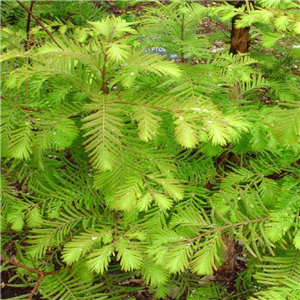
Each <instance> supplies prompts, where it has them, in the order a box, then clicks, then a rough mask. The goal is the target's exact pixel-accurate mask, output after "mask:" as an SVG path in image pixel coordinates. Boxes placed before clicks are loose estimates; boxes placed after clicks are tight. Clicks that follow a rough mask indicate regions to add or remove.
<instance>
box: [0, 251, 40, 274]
mask: <svg viewBox="0 0 300 300" xmlns="http://www.w3.org/2000/svg"><path fill="white" fill-rule="evenodd" d="M1 261H5V262H8V263H10V264H11V265H14V266H16V267H19V268H23V269H25V270H28V271H31V272H33V273H35V274H38V275H39V276H41V275H44V273H43V272H42V271H39V270H36V269H33V268H30V267H27V266H25V265H22V264H19V263H17V262H15V261H13V260H10V259H7V258H4V257H3V256H1Z"/></svg>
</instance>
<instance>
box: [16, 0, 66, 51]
mask: <svg viewBox="0 0 300 300" xmlns="http://www.w3.org/2000/svg"><path fill="white" fill-rule="evenodd" d="M16 1H17V3H19V5H20V6H22V7H23V8H24V9H25V10H26V11H27V12H28V13H29V14H30V15H31V16H32V17H33V18H34V19H35V21H36V22H37V23H38V24H39V25H40V26H41V27H42V28H43V30H44V31H45V32H46V33H47V34H48V35H49V36H50V38H51V39H52V40H53V42H54V43H55V44H56V45H57V46H58V47H59V48H60V49H62V48H61V46H60V45H59V44H58V42H57V41H56V40H55V38H54V36H53V35H52V33H51V32H50V31H49V30H48V29H47V28H46V27H45V26H44V24H43V23H42V22H41V21H40V20H39V19H38V18H37V17H36V16H35V15H34V14H33V12H32V11H31V10H30V9H29V8H28V7H27V6H26V5H24V4H23V3H22V2H21V1H19V0H16Z"/></svg>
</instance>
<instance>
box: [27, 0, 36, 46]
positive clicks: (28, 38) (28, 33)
mask: <svg viewBox="0 0 300 300" xmlns="http://www.w3.org/2000/svg"><path fill="white" fill-rule="evenodd" d="M33 4H34V0H32V1H31V3H30V8H29V9H30V11H31V12H32V9H33ZM30 21H31V14H30V13H28V17H27V24H26V37H27V47H26V51H28V50H29V49H30Z"/></svg>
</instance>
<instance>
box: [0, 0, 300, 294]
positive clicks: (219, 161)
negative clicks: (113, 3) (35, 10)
mask: <svg viewBox="0 0 300 300" xmlns="http://www.w3.org/2000/svg"><path fill="white" fill-rule="evenodd" d="M275 2H276V3H275ZM275 2H274V3H273V5H272V6H270V4H269V3H268V2H267V1H260V2H259V3H257V6H256V7H255V9H254V8H253V10H252V8H251V7H250V6H249V9H250V10H247V9H246V8H245V7H241V8H235V7H233V6H230V7H229V6H227V5H226V6H223V5H221V6H220V7H218V8H206V7H204V6H202V5H201V4H199V3H194V2H177V1H175V2H172V3H170V4H168V5H161V4H157V6H155V7H153V8H148V9H147V12H146V14H145V15H144V16H143V17H142V18H141V19H140V20H138V21H137V22H135V23H130V22H127V21H125V20H123V19H122V18H120V17H117V18H116V17H105V18H102V19H101V20H100V21H92V22H89V23H88V25H87V26H85V27H72V26H70V27H69V28H67V29H66V28H65V27H64V29H62V30H59V31H58V32H53V31H52V32H50V33H51V35H49V33H44V36H43V38H42V39H41V38H40V35H41V33H39V32H37V33H36V36H35V35H34V34H33V33H32V34H31V38H32V39H34V38H35V37H36V40H34V41H35V43H34V45H33V46H32V47H31V48H30V49H29V50H28V51H26V50H24V47H22V41H23V40H24V35H22V34H21V33H20V32H19V33H18V34H15V35H13V32H14V31H13V29H12V28H4V29H3V34H2V39H3V41H2V48H3V54H2V58H1V59H2V69H3V76H2V80H3V84H2V86H3V88H2V100H3V101H2V119H1V122H2V135H1V142H2V158H3V164H2V168H3V175H2V197H3V201H2V204H3V214H2V227H3V229H2V233H3V243H2V245H3V249H4V251H3V256H4V258H3V261H5V262H7V263H5V264H4V268H5V269H6V270H7V269H8V268H10V266H11V264H12V265H15V266H17V267H18V273H17V274H16V278H18V279H19V280H22V282H23V283H24V285H28V286H31V287H32V290H31V293H30V294H29V295H23V296H22V297H23V298H25V299H26V298H28V297H31V298H32V297H33V294H34V293H35V292H36V291H37V290H38V291H39V293H40V294H41V295H42V296H43V297H44V298H46V299H105V298H108V299H125V298H126V297H128V296H129V295H130V293H131V292H133V291H135V290H137V289H139V288H141V287H142V286H143V285H144V286H147V287H148V288H149V290H150V291H152V292H153V294H154V297H155V298H164V297H166V296H168V295H169V297H173V298H175V299H179V298H180V297H184V298H186V299H189V300H191V299H237V297H239V296H238V295H231V294H230V293H229V292H228V291H226V288H225V287H223V286H221V285H220V284H218V283H217V282H216V281H214V277H207V276H210V275H213V274H217V272H218V270H221V269H222V268H224V267H225V266H229V267H228V268H231V271H234V268H235V264H236V260H235V257H234V248H233V245H234V244H235V242H237V241H238V242H239V244H240V245H241V246H242V247H243V249H244V255H245V256H244V257H243V258H242V259H243V260H245V261H246V263H247V267H248V268H247V270H245V271H244V272H242V273H240V274H239V277H238V279H237V281H236V289H237V290H238V293H240V294H242V295H243V297H244V298H245V299H285V298H286V297H287V296H288V295H289V296H290V297H294V298H293V299H297V297H298V296H299V274H300V260H299V257H300V255H299V248H300V231H299V230H300V229H299V203H300V198H299V153H300V147H299V128H300V107H299V74H297V73H296V72H294V69H293V68H292V67H290V66H295V65H296V64H297V61H298V60H299V51H298V48H293V47H289V48H288V49H285V51H286V52H285V53H286V57H284V58H282V56H281V54H280V53H281V52H280V51H281V49H282V47H284V45H282V44H281V43H282V42H285V44H286V45H290V43H291V39H290V38H289V37H288V36H287V37H286V39H285V40H284V41H281V40H279V39H278V40H277V42H276V41H275V42H274V44H271V43H270V39H268V38H266V37H265V36H264V34H265V31H264V30H266V29H265V28H267V30H268V31H267V33H268V34H269V33H270V31H271V29H272V28H276V30H277V31H278V32H280V34H281V35H282V34H283V33H282V32H289V31H290V30H292V31H293V32H294V34H295V36H296V37H297V36H298V35H297V34H299V31H298V27H296V26H295V25H294V24H293V23H292V21H293V20H296V19H297V18H296V17H295V13H296V12H298V11H299V5H298V4H296V3H295V2H291V1H287V2H286V3H283V4H282V3H281V2H280V3H279V2H278V1H275ZM291 5H292V6H291ZM257 7H260V9H257ZM291 8H293V9H292V10H291ZM261 11H262V12H263V13H266V12H268V16H269V17H268V19H265V17H263V16H264V15H263V14H262V13H261ZM280 12H284V13H286V17H287V19H284V20H285V21H284V22H285V23H284V24H285V26H284V27H283V26H281V25H280V24H282V22H283V19H282V17H283V15H282V14H280ZM235 14H239V15H241V16H240V19H239V21H237V23H236V24H237V26H251V25H252V23H255V22H257V24H256V25H257V27H256V28H255V30H256V31H255V35H256V37H261V40H262V44H263V45H265V43H268V42H269V45H270V46H272V48H271V49H269V51H272V53H273V54H274V57H276V58H277V59H273V57H266V56H265V55H263V51H261V52H259V50H260V48H259V49H257V50H256V52H255V51H254V52H253V53H251V54H247V55H246V54H243V55H241V54H237V55H235V56H233V55H231V54H228V50H229V49H225V50H224V52H220V53H217V54H215V53H213V52H212V51H211V50H210V41H209V39H208V38H207V37H206V36H204V35H201V34H197V28H198V25H199V24H200V23H201V20H202V19H203V18H205V17H207V16H210V17H212V18H217V17H220V18H221V19H222V20H223V21H224V22H226V20H229V19H230V17H232V16H233V15H235ZM257 15H259V16H260V18H261V19H254V17H253V16H257ZM293 18H294V19H293ZM255 20H256V21H255ZM296 21H297V20H296ZM159 24H160V27H159V28H163V29H164V30H160V29H159V30H158V25H159ZM65 29H66V30H65ZM260 30H261V31H260ZM145 34H147V36H149V37H151V39H150V41H152V42H153V38H156V40H155V41H156V42H157V46H158V47H160V46H162V47H163V46H165V47H166V48H167V49H168V50H170V51H172V52H175V53H177V54H178V55H179V57H180V59H179V61H178V63H174V62H172V61H168V60H166V59H164V58H163V57H161V56H159V55H156V54H152V53H148V52H145V47H147V38H145V37H144V36H145ZM142 37H144V39H142ZM25 39H26V37H25ZM298 40H299V37H298ZM145 41H146V42H145ZM272 41H274V40H272ZM297 51H298V52H297ZM201 60H203V61H204V62H205V63H202V64H199V63H198V62H199V61H201ZM275 67H276V68H277V72H276V73H275V72H274V71H273V69H274V68H275ZM266 98H267V99H268V100H269V101H265V99H266ZM11 240H13V241H14V247H13V252H14V255H15V257H16V260H13V259H12V258H11V257H9V256H10V255H11V254H10V251H11V250H10V249H11V248H10V247H11V243H10V241H11ZM229 243H231V244H229ZM230 257H231V259H232V257H234V259H233V263H232V261H231V263H229V258H230ZM8 263H11V264H8ZM278 274H280V275H278ZM132 277H135V278H136V279H138V280H140V284H139V285H140V286H141V287H137V288H135V287H132V286H123V285H122V284H120V283H124V282H125V281H126V280H128V279H130V278H132ZM209 279H210V280H209ZM22 297H20V298H19V299H22ZM129 297H130V296H129ZM272 297H273V298H272ZM28 299H30V298H28Z"/></svg>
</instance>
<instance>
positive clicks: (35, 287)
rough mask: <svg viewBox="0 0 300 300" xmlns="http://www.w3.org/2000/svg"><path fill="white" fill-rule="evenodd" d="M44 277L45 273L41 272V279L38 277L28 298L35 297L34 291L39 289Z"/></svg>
mask: <svg viewBox="0 0 300 300" xmlns="http://www.w3.org/2000/svg"><path fill="white" fill-rule="evenodd" d="M43 278H44V275H43V274H41V275H40V276H39V279H38V280H37V282H36V283H35V285H34V287H33V289H32V291H31V293H30V295H29V296H28V298H27V300H32V299H33V296H34V293H35V292H36V291H37V289H38V287H39V285H40V283H41V282H42V280H43Z"/></svg>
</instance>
